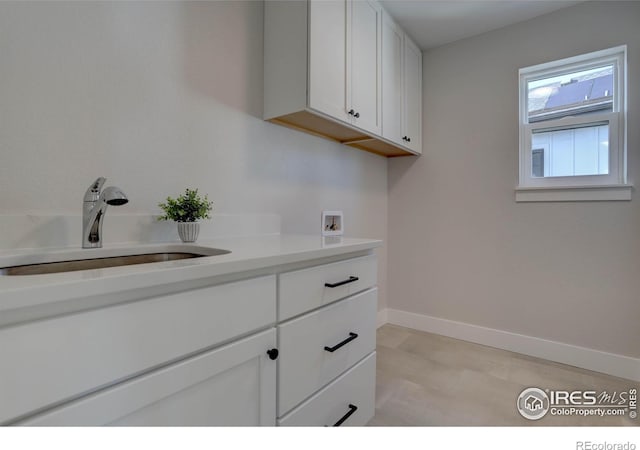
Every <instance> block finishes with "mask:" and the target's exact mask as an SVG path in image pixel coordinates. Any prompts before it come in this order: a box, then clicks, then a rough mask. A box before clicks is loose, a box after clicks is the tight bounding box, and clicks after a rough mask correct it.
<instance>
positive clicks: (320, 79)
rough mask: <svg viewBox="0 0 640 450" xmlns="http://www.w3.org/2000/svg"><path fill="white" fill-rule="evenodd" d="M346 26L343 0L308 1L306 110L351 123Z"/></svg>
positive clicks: (345, 8) (345, 9)
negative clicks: (309, 108) (307, 86)
mask: <svg viewBox="0 0 640 450" xmlns="http://www.w3.org/2000/svg"><path fill="white" fill-rule="evenodd" d="M346 24H347V4H346V2H345V0H341V1H334V0H332V1H311V2H309V56H310V57H309V107H311V108H313V109H315V110H317V111H320V112H323V113H325V114H327V115H329V116H331V117H334V118H336V119H338V120H342V121H344V122H351V116H350V115H348V114H347V111H348V106H349V105H348V104H347V33H346Z"/></svg>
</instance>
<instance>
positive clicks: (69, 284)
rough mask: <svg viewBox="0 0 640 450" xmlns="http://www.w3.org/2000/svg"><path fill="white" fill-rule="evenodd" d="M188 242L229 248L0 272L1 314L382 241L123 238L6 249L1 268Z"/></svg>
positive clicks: (329, 253)
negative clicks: (89, 244)
mask: <svg viewBox="0 0 640 450" xmlns="http://www.w3.org/2000/svg"><path fill="white" fill-rule="evenodd" d="M174 244H175V245H178V244H179V245H187V246H189V245H192V246H193V247H213V248H218V249H225V250H230V251H231V253H229V254H224V255H217V256H206V257H200V258H192V259H182V260H176V261H167V262H157V263H150V264H139V265H129V266H121V267H111V268H105V269H93V270H83V271H75V272H64V273H55V274H46V275H15V276H0V313H1V312H3V311H5V312H6V311H10V310H16V309H24V308H33V307H37V306H39V305H43V304H53V303H57V302H63V301H68V300H74V299H76V300H77V299H81V298H84V297H90V296H99V295H108V294H115V293H118V292H123V291H130V290H134V289H142V288H148V287H153V286H159V285H166V284H171V283H177V282H181V281H189V280H196V279H201V278H207V277H214V276H220V275H228V274H233V273H238V272H245V271H251V270H258V269H263V268H267V267H271V266H279V265H282V264H290V263H296V262H302V261H306V260H312V259H318V258H326V257H331V256H336V255H342V254H347V253H353V252H360V251H366V250H370V249H373V248H376V247H379V246H381V245H382V241H379V240H372V239H354V238H341V242H339V243H336V239H335V238H323V237H321V236H306V235H274V236H256V237H237V238H219V239H211V240H201V241H198V242H197V243H196V244H182V243H181V242H166V243H154V244H140V243H128V244H117V245H105V246H104V248H103V249H101V250H93V249H90V250H82V249H77V248H76V249H74V248H63V249H46V250H42V251H39V250H37V249H29V250H8V251H2V252H0V267H7V266H9V265H16V264H12V263H15V261H18V260H20V261H21V262H20V264H28V263H29V258H30V255H32V254H34V253H38V254H40V255H43V254H44V255H46V256H50V257H51V258H54V259H57V258H58V257H59V256H61V255H68V254H74V255H78V254H82V256H83V258H86V256H84V255H90V254H91V252H94V253H96V256H95V257H105V252H110V251H113V252H114V253H116V252H117V251H118V250H121V249H131V248H132V247H133V248H135V249H140V250H144V248H146V247H154V246H162V245H174Z"/></svg>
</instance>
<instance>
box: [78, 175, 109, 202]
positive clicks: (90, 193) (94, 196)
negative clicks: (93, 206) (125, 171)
mask: <svg viewBox="0 0 640 450" xmlns="http://www.w3.org/2000/svg"><path fill="white" fill-rule="evenodd" d="M105 181H107V179H106V178H104V177H99V178H97V179H96V181H94V182H93V183H91V186H89V189H87V192H85V193H84V201H85V202H96V201H98V198H99V197H100V191H101V190H102V186H103V185H104V182H105Z"/></svg>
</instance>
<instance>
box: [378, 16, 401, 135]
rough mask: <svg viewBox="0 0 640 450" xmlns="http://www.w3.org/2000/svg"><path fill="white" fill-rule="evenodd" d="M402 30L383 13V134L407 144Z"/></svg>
mask: <svg viewBox="0 0 640 450" xmlns="http://www.w3.org/2000/svg"><path fill="white" fill-rule="evenodd" d="M403 35H404V33H403V32H402V30H401V29H400V28H399V27H398V26H397V25H396V24H395V23H394V22H393V20H391V18H390V17H389V15H388V14H386V13H384V12H383V15H382V136H383V137H385V138H387V139H389V140H390V141H393V142H396V143H398V144H401V145H406V144H407V142H405V141H404V140H403V139H402V137H403V136H404V135H403V134H402V131H403V129H402V115H403V111H402V109H403V96H404V92H403V83H402V75H403V74H402V53H403V47H402V46H403V42H402V39H403Z"/></svg>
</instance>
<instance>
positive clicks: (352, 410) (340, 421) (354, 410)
mask: <svg viewBox="0 0 640 450" xmlns="http://www.w3.org/2000/svg"><path fill="white" fill-rule="evenodd" d="M357 410H358V407H357V406H356V405H352V404H351V403H349V411H347V413H346V414H345V415H344V416H342V418H341V419H340V420H338V421H337V422H336V423H334V424H333V426H334V427H339V426H340V425H342V424H343V423H344V422H345V421H346V420H347V419H348V418H349V417H351V415H352V414H353V413H354V412H356V411H357Z"/></svg>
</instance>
